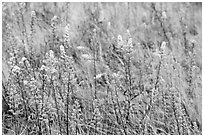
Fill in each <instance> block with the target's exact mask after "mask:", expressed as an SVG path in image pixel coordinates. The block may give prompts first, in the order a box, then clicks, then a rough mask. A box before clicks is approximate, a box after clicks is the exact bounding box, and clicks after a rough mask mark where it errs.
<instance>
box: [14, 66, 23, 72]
mask: <svg viewBox="0 0 204 137" xmlns="http://www.w3.org/2000/svg"><path fill="white" fill-rule="evenodd" d="M20 70H21V69H20V68H19V67H18V66H14V67H13V69H12V71H13V72H20Z"/></svg>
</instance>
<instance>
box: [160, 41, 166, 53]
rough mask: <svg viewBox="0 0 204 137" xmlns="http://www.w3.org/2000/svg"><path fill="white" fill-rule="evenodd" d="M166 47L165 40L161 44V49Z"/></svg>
mask: <svg viewBox="0 0 204 137" xmlns="http://www.w3.org/2000/svg"><path fill="white" fill-rule="evenodd" d="M165 49H166V42H165V41H163V42H162V44H161V50H163V51H164V50H165Z"/></svg>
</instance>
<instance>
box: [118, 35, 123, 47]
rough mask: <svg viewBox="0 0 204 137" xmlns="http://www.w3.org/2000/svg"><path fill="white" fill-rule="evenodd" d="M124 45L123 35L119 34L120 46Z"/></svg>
mask: <svg viewBox="0 0 204 137" xmlns="http://www.w3.org/2000/svg"><path fill="white" fill-rule="evenodd" d="M122 45H123V38H122V36H121V35H118V47H121V46H122Z"/></svg>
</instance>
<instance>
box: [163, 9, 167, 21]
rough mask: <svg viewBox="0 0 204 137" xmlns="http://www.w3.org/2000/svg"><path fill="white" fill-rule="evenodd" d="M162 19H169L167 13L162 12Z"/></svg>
mask: <svg viewBox="0 0 204 137" xmlns="http://www.w3.org/2000/svg"><path fill="white" fill-rule="evenodd" d="M162 18H163V19H167V15H166V11H163V12H162Z"/></svg>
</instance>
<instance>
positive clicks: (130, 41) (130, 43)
mask: <svg viewBox="0 0 204 137" xmlns="http://www.w3.org/2000/svg"><path fill="white" fill-rule="evenodd" d="M128 46H130V47H132V38H129V39H128Z"/></svg>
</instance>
